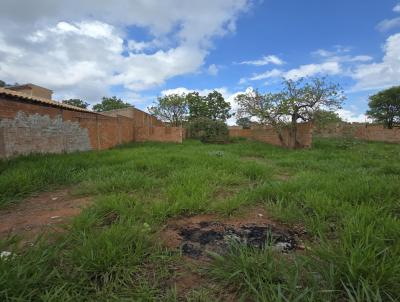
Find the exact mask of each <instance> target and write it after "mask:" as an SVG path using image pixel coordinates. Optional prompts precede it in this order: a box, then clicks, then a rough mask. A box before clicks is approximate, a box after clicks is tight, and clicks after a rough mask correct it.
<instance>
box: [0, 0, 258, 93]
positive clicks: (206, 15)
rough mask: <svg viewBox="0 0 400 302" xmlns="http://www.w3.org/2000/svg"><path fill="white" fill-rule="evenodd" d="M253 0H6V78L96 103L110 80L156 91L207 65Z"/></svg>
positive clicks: (2, 25) (1, 63)
mask: <svg viewBox="0 0 400 302" xmlns="http://www.w3.org/2000/svg"><path fill="white" fill-rule="evenodd" d="M250 1H251V0H214V1H184V0H165V1H158V0H146V1H142V0H117V1H113V2H112V3H111V2H109V1H97V0H79V1H78V0H70V1H52V0H37V1H28V2H27V1H24V0H3V1H2V4H1V10H0V78H2V79H3V80H5V81H8V82H15V81H18V82H21V83H23V82H34V83H37V84H39V85H43V86H46V87H49V88H51V89H53V90H55V91H56V92H58V96H59V97H62V96H63V95H67V94H68V95H71V94H78V93H80V94H81V95H80V97H82V98H85V99H87V100H89V101H97V100H98V99H99V97H100V96H102V95H104V94H106V93H107V92H108V90H109V89H110V85H122V86H124V87H125V88H128V89H130V90H132V91H140V90H144V89H149V88H153V87H155V86H158V85H162V84H163V83H164V82H165V81H166V80H168V79H169V78H171V77H174V76H177V75H183V74H187V73H193V72H196V71H197V70H198V69H199V68H200V67H202V65H203V63H204V59H205V57H206V56H207V54H208V52H209V49H210V47H211V46H212V39H213V38H214V37H216V36H222V35H225V34H226V33H229V32H233V31H234V30H235V22H236V20H237V18H238V16H239V14H240V13H242V12H244V11H246V10H247V9H248V8H249V6H250ZM21 7H23V9H21ZM166 12H167V13H166ZM210 16H212V18H210ZM131 28H140V29H143V31H144V32H148V36H149V37H150V38H147V39H146V40H140V39H137V37H136V36H131V35H130V29H131ZM149 51H151V52H149ZM211 72H215V68H212V67H211Z"/></svg>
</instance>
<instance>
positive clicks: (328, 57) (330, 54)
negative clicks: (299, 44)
mask: <svg viewBox="0 0 400 302" xmlns="http://www.w3.org/2000/svg"><path fill="white" fill-rule="evenodd" d="M335 48H336V50H335V51H329V50H326V49H318V50H316V51H314V52H312V53H311V54H312V55H314V56H316V57H319V58H321V59H322V60H323V61H324V62H338V63H352V62H368V61H371V60H372V59H373V58H372V57H371V56H368V55H356V56H351V55H348V54H346V53H348V52H349V51H350V49H349V48H344V49H342V48H338V47H335Z"/></svg>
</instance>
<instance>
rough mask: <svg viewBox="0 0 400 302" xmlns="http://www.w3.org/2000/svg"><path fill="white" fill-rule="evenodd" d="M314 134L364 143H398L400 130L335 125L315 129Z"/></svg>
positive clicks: (351, 124)
mask: <svg viewBox="0 0 400 302" xmlns="http://www.w3.org/2000/svg"><path fill="white" fill-rule="evenodd" d="M314 134H315V135H316V136H320V137H326V138H330V137H332V138H334V137H336V138H339V137H348V138H355V139H360V140H366V141H379V142H387V143H397V144H399V143H400V128H393V129H387V128H384V127H383V125H377V124H365V123H335V124H330V125H328V126H326V127H324V128H323V129H315V131H314Z"/></svg>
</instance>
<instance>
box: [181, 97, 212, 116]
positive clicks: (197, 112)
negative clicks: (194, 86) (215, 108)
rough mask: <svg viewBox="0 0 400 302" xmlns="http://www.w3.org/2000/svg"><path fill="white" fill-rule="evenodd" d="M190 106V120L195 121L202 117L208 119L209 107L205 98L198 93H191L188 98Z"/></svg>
mask: <svg viewBox="0 0 400 302" xmlns="http://www.w3.org/2000/svg"><path fill="white" fill-rule="evenodd" d="M186 101H187V104H188V106H189V119H190V120H194V119H197V118H201V117H208V107H207V102H206V101H205V98H204V97H203V96H201V95H200V94H199V93H198V92H191V93H189V94H188V95H187V96H186Z"/></svg>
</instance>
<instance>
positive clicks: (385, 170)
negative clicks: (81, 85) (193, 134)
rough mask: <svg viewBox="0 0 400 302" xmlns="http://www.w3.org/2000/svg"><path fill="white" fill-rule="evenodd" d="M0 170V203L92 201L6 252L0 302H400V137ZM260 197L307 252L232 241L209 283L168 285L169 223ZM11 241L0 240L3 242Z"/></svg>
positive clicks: (94, 158) (2, 246)
mask: <svg viewBox="0 0 400 302" xmlns="http://www.w3.org/2000/svg"><path fill="white" fill-rule="evenodd" d="M0 173H1V174H0V192H1V196H0V206H1V207H6V206H7V205H8V204H10V203H13V202H21V200H23V198H25V197H27V196H29V195H30V194H33V193H35V192H39V191H50V190H54V189H56V188H60V187H72V188H73V194H76V195H87V196H93V198H94V203H93V205H92V206H91V207H89V208H87V209H85V210H84V211H83V212H82V213H81V214H80V215H79V216H77V217H76V218H75V219H74V220H73V222H72V224H71V226H70V228H69V229H68V231H66V232H63V233H61V234H58V236H57V237H56V238H54V239H53V240H52V241H51V242H48V240H39V241H38V242H37V243H36V244H35V245H34V246H33V247H30V248H24V249H22V250H21V249H20V250H18V249H17V248H16V247H15V250H14V252H15V253H16V255H15V256H14V257H11V258H7V259H0V300H1V301H27V300H37V301H92V300H97V301H114V300H115V301H120V300H123V301H176V300H177V299H181V300H184V301H186V300H187V301H218V299H219V298H218V297H223V293H224V291H229V292H231V293H232V294H234V295H235V296H236V297H237V298H238V299H243V300H244V301H248V300H250V301H371V302H372V301H398V300H399V299H400V286H399V285H400V222H399V215H400V145H391V144H382V143H366V142H357V141H354V142H351V141H341V140H316V141H315V143H314V148H313V149H312V150H296V151H293V150H285V149H281V148H277V147H273V146H269V145H266V144H263V143H258V142H249V141H242V140H239V141H236V142H235V143H232V144H227V145H204V144H201V143H199V142H196V141H185V143H184V144H182V145H175V144H157V143H144V144H132V145H128V146H124V147H121V148H117V149H113V150H109V151H102V152H88V153H78V154H70V155H46V156H29V157H23V158H18V159H15V160H11V161H3V162H0ZM251 205H261V206H264V207H266V209H267V211H268V212H269V213H271V215H272V217H274V218H275V219H276V220H277V221H281V222H284V223H288V224H289V225H290V224H302V225H303V226H304V227H305V228H306V229H307V231H308V235H309V236H308V241H307V242H306V246H307V249H306V250H304V251H303V252H301V253H294V254H292V256H291V257H287V256H283V255H281V254H277V253H275V252H273V251H272V250H271V249H269V248H268V247H267V248H265V249H262V250H258V249H253V248H246V247H243V246H232V248H231V251H230V252H229V253H228V254H226V255H223V256H219V257H216V258H215V260H214V261H213V262H212V263H211V264H210V265H208V266H207V267H203V268H202V270H201V274H203V275H204V276H205V280H207V282H206V283H205V284H202V285H201V286H200V287H198V288H195V289H193V290H191V291H188V292H187V293H186V294H185V297H178V294H177V291H176V290H175V288H174V286H173V284H171V282H168V281H169V280H171V279H172V278H173V274H174V270H173V269H172V268H173V267H174V266H175V265H177V264H179V263H181V262H182V259H181V258H180V256H179V255H177V254H175V253H171V252H170V251H168V250H166V249H165V248H163V247H162V246H161V245H160V244H159V240H158V237H157V231H158V230H159V229H160V227H161V226H162V225H163V224H164V223H166V221H168V219H170V218H172V217H177V216H179V215H189V214H197V213H208V212H212V213H218V214H219V215H221V216H224V215H225V216H226V215H237V214H238V213H240V212H241V211H242V210H243V209H246V208H248V207H249V206H251ZM110 213H111V214H113V215H114V217H117V218H116V219H115V221H113V223H107V221H106V220H107V219H106V218H107V217H110V216H109V215H110ZM15 241H16V239H15V238H5V239H2V240H1V239H0V251H2V250H10V249H11V248H12V246H13V243H14V242H15Z"/></svg>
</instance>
